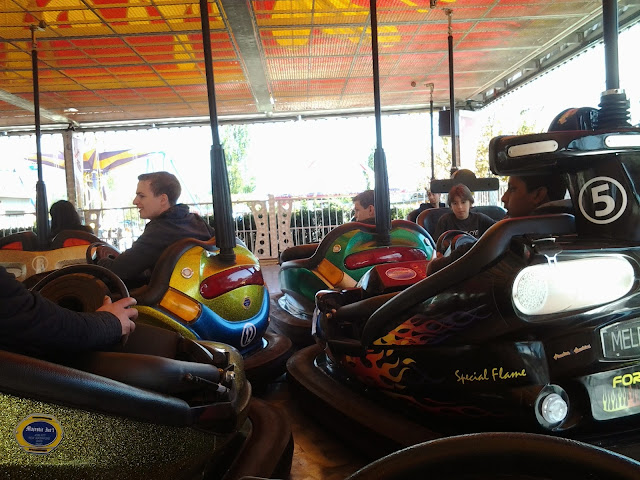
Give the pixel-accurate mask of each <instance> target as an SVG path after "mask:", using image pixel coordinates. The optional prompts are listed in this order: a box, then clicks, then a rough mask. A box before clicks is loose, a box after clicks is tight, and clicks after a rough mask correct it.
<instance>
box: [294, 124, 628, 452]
mask: <svg viewBox="0 0 640 480" xmlns="http://www.w3.org/2000/svg"><path fill="white" fill-rule="evenodd" d="M490 164H491V169H492V171H493V172H494V173H495V174H497V175H516V176H525V175H541V174H553V175H562V178H563V179H564V180H565V183H566V185H567V187H568V190H569V193H570V196H571V199H570V200H564V201H561V202H559V204H557V203H556V204H553V205H549V204H548V205H546V206H545V208H543V209H542V211H543V212H544V210H545V209H546V211H547V212H548V213H546V214H545V213H542V214H540V215H536V216H530V217H521V218H512V219H507V220H503V221H500V222H498V223H496V224H495V225H493V226H492V227H491V228H490V229H489V230H487V232H486V233H485V234H484V235H483V236H482V237H481V238H480V239H479V240H478V241H477V243H476V244H475V245H474V246H473V247H472V248H471V249H470V251H469V252H468V253H467V254H465V255H464V256H462V257H460V258H459V259H457V260H456V261H454V262H453V263H451V264H450V265H448V266H447V267H445V268H443V269H442V270H440V271H437V272H435V273H433V274H431V275H429V276H426V277H424V276H423V275H422V274H421V271H419V270H418V269H414V270H415V274H416V275H415V277H416V278H422V277H424V278H422V279H421V280H420V281H418V282H417V283H415V284H413V285H411V286H409V287H408V288H406V289H404V290H402V291H400V292H397V291H395V292H394V291H393V290H394V285H393V284H392V283H391V282H390V281H389V279H388V278H387V276H386V275H385V274H384V272H380V271H372V272H371V274H370V278H368V279H367V281H366V282H361V284H360V285H359V286H358V287H356V288H351V289H342V290H333V291H322V292H319V293H318V294H317V296H316V305H317V308H316V312H315V314H314V320H313V331H314V335H315V338H316V342H317V345H314V346H311V347H307V348H306V349H303V350H301V351H299V352H298V353H297V354H295V355H294V356H292V357H291V359H290V360H289V362H288V364H287V368H288V371H289V374H290V379H291V380H293V382H294V384H295V385H296V386H298V387H300V388H299V391H300V392H302V393H303V394H305V395H307V398H308V400H307V401H305V402H304V404H305V405H309V406H313V408H312V410H311V412H312V413H316V414H319V412H320V411H321V410H322V412H324V414H327V412H329V413H328V414H329V415H338V418H339V420H338V421H336V422H334V423H333V424H332V425H333V426H334V427H336V429H337V430H340V429H344V430H343V432H344V433H346V434H347V435H353V432H354V431H356V430H355V429H356V428H361V429H362V430H364V431H365V432H367V435H366V436H359V437H358V438H361V439H362V438H366V439H371V440H372V442H365V443H366V447H365V449H367V448H369V449H378V450H379V451H378V452H377V453H384V452H389V451H391V450H394V449H397V448H398V447H403V446H408V445H412V444H415V443H419V442H422V441H426V440H430V439H433V438H438V437H443V436H451V435H456V434H460V433H470V432H477V431H498V430H518V431H530V432H534V433H535V432H543V433H549V434H553V435H562V436H567V437H571V438H576V439H581V440H584V441H586V442H588V443H592V444H596V445H600V446H605V447H606V448H610V449H612V450H615V451H618V452H621V453H625V454H627V455H629V456H632V457H635V458H639V457H640V283H639V282H638V278H639V277H640V196H639V195H638V193H637V192H638V185H639V184H640V129H638V128H632V127H628V128H620V127H616V128H610V129H607V128H601V129H590V130H587V129H585V130H577V129H576V130H567V131H553V132H550V133H545V134H535V135H523V136H508V137H497V138H494V139H493V140H492V141H491V143H490ZM563 209H564V210H565V212H564V213H558V212H559V211H562V210H563ZM568 211H570V212H572V213H567V212H568ZM551 212H553V213H551ZM405 267H406V268H413V267H412V266H411V265H405Z"/></svg>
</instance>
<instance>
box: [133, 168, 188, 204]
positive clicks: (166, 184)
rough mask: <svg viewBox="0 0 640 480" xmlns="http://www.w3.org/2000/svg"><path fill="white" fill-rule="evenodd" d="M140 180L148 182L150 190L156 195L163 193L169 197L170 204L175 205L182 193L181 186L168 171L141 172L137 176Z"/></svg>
mask: <svg viewBox="0 0 640 480" xmlns="http://www.w3.org/2000/svg"><path fill="white" fill-rule="evenodd" d="M138 180H140V181H141V182H149V183H150V186H151V191H152V192H153V194H154V195H155V196H156V197H157V196H158V195H162V194H163V193H164V194H165V195H166V196H167V198H168V199H169V204H170V205H172V206H173V205H175V204H176V202H177V201H178V198H179V197H180V193H182V187H181V186H180V182H179V181H178V179H177V178H176V176H175V175H174V174H172V173H169V172H151V173H143V174H142V175H139V176H138Z"/></svg>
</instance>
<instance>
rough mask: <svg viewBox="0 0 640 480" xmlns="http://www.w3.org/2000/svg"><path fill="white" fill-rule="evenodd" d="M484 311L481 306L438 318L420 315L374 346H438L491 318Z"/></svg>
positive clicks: (407, 321)
mask: <svg viewBox="0 0 640 480" xmlns="http://www.w3.org/2000/svg"><path fill="white" fill-rule="evenodd" d="M483 309H484V306H479V307H476V308H474V309H472V310H470V311H468V312H467V311H459V312H453V313H449V314H445V315H440V316H439V317H436V318H430V317H427V316H426V315H424V314H422V313H418V314H415V315H413V316H412V317H410V318H408V319H407V320H406V321H405V322H403V323H401V324H400V325H398V326H397V327H396V328H394V329H393V330H391V331H390V332H389V333H388V334H386V335H384V336H383V337H381V338H379V339H378V340H376V341H375V342H374V345H436V344H439V343H442V342H444V341H445V340H446V339H447V338H449V337H451V336H452V335H453V334H455V333H456V332H458V331H460V330H462V329H464V328H465V327H467V326H468V325H470V324H472V323H474V322H477V321H479V320H484V319H486V318H489V316H490V314H489V313H485V314H481V313H480V311H481V310H483Z"/></svg>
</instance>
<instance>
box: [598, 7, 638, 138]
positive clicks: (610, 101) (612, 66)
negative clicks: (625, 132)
mask: <svg viewBox="0 0 640 480" xmlns="http://www.w3.org/2000/svg"><path fill="white" fill-rule="evenodd" d="M602 36H603V39H604V59H605V62H604V63H605V75H606V90H605V91H604V92H602V95H600V111H599V112H598V121H597V128H598V129H605V128H606V129H609V128H614V129H615V128H624V127H630V126H631V122H630V119H631V114H630V113H629V108H630V102H629V99H628V98H627V95H626V93H625V91H624V90H623V89H621V88H620V76H619V65H618V2H617V1H616V0H602Z"/></svg>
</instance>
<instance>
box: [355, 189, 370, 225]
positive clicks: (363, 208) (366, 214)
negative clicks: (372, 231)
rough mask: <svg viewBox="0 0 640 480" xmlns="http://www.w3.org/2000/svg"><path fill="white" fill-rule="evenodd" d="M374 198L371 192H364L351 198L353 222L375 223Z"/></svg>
mask: <svg viewBox="0 0 640 480" xmlns="http://www.w3.org/2000/svg"><path fill="white" fill-rule="evenodd" d="M374 196H375V195H374V193H373V190H365V191H364V192H362V193H359V194H358V195H356V196H355V197H353V198H352V200H353V209H354V210H355V215H354V217H353V220H354V221H356V222H363V223H370V224H374V223H376V210H375V207H374Z"/></svg>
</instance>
